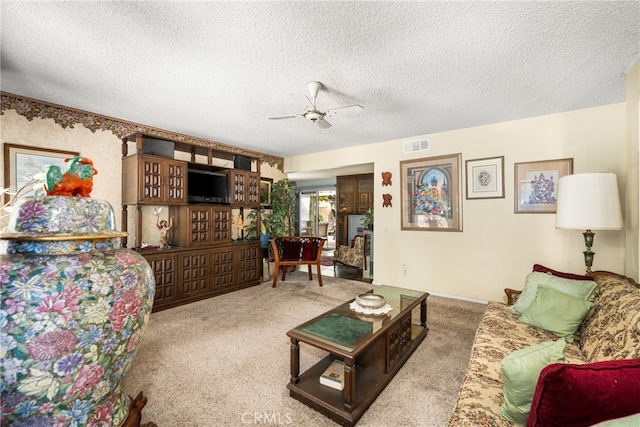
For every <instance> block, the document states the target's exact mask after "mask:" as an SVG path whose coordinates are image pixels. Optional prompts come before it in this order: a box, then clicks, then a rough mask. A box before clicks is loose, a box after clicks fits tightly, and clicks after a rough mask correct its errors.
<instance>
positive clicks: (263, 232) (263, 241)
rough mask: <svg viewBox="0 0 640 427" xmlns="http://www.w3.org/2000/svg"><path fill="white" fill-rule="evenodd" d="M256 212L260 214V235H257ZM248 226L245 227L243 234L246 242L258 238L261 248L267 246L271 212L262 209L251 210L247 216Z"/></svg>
mask: <svg viewBox="0 0 640 427" xmlns="http://www.w3.org/2000/svg"><path fill="white" fill-rule="evenodd" d="M258 212H260V233H258V227H257V225H258ZM247 219H248V220H249V225H247V226H246V228H245V232H246V237H247V239H248V240H256V239H257V238H260V246H262V247H263V248H264V247H266V246H268V245H269V237H270V235H271V212H269V211H266V210H265V209H264V208H260V210H258V209H252V210H251V212H249V213H248V214H247Z"/></svg>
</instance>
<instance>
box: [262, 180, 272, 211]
mask: <svg viewBox="0 0 640 427" xmlns="http://www.w3.org/2000/svg"><path fill="white" fill-rule="evenodd" d="M272 183H273V179H271V178H260V206H262V207H265V208H269V207H271V184H272Z"/></svg>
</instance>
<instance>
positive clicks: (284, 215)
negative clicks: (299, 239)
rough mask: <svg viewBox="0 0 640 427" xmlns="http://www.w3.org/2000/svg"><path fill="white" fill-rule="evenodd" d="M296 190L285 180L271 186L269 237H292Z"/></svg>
mask: <svg viewBox="0 0 640 427" xmlns="http://www.w3.org/2000/svg"><path fill="white" fill-rule="evenodd" d="M295 214H296V189H295V187H294V186H293V183H292V182H291V181H290V180H289V179H288V178H285V179H283V180H280V181H277V182H274V183H273V185H272V186H271V215H270V220H271V235H272V236H275V237H280V236H293V234H294V230H295Z"/></svg>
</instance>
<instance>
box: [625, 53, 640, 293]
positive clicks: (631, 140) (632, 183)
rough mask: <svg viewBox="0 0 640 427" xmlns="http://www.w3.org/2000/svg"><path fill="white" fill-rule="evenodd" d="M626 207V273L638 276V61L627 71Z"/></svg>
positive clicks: (639, 227)
mask: <svg viewBox="0 0 640 427" xmlns="http://www.w3.org/2000/svg"><path fill="white" fill-rule="evenodd" d="M626 83H627V90H626V100H627V156H626V162H627V164H626V168H627V182H628V185H627V209H626V212H625V218H626V221H625V238H626V242H625V243H626V244H625V274H626V275H627V276H629V277H632V278H633V279H634V280H635V281H636V282H637V281H638V280H639V279H640V277H639V276H640V271H639V269H640V240H639V237H640V225H639V224H638V212H640V196H639V194H638V193H639V191H640V189H639V187H640V182H639V180H640V176H639V165H638V162H639V160H640V152H639V151H640V150H639V148H640V130H639V129H638V128H639V127H640V126H639V123H638V122H639V121H640V60H638V61H637V62H636V63H635V65H634V66H633V67H632V68H631V69H630V70H629V72H628V73H627V82H626Z"/></svg>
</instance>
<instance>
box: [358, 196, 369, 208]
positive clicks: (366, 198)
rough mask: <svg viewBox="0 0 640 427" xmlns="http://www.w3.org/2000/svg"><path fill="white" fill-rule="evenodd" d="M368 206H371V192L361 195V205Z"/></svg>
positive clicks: (362, 206)
mask: <svg viewBox="0 0 640 427" xmlns="http://www.w3.org/2000/svg"><path fill="white" fill-rule="evenodd" d="M367 206H369V194H368V193H362V194H361V195H360V207H361V208H367Z"/></svg>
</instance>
